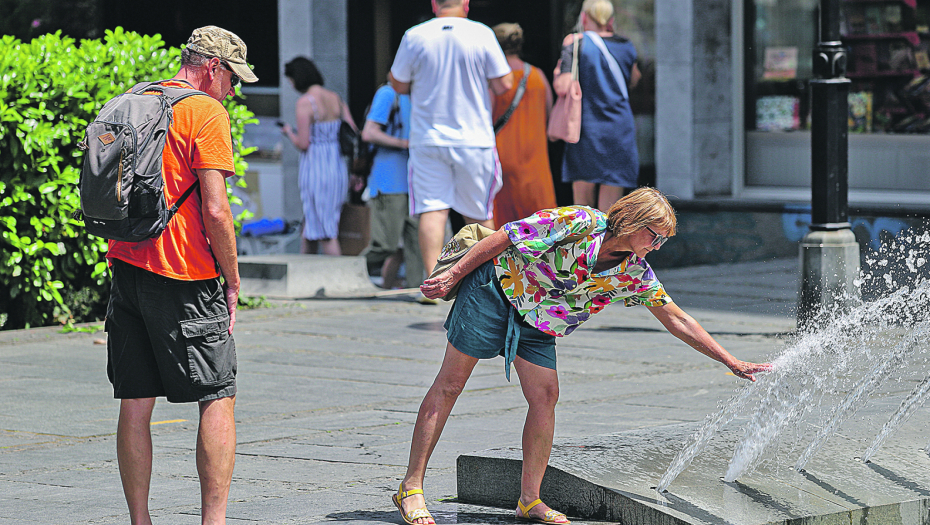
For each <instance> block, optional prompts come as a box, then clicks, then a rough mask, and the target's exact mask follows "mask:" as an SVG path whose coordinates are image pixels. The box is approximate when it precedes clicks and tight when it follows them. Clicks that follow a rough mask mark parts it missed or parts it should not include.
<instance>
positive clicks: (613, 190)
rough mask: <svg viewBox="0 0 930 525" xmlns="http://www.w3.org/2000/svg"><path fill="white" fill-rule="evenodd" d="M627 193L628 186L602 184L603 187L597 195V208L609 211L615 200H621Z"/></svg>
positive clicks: (605, 211)
mask: <svg viewBox="0 0 930 525" xmlns="http://www.w3.org/2000/svg"><path fill="white" fill-rule="evenodd" d="M626 193H627V191H626V188H624V187H622V186H608V185H606V184H601V188H600V190H599V191H598V195H597V209H599V210H601V211H602V212H604V213H607V210H609V209H610V207H611V206H613V205H614V203H615V202H617V201H618V200H620V197H623V196H624V195H626Z"/></svg>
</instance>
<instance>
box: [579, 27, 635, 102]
mask: <svg viewBox="0 0 930 525" xmlns="http://www.w3.org/2000/svg"><path fill="white" fill-rule="evenodd" d="M584 34H585V35H587V36H588V37H589V38H590V39H591V42H593V43H594V45H596V46H597V48H598V49H600V50H601V53H603V54H604V58H606V59H607V67H609V68H610V72H611V73H613V75H614V79H616V81H617V84H620V96H622V97H623V100H630V94H629V93H628V92H627V87H626V78H625V77H624V76H623V71H622V70H621V69H620V64H618V63H617V59H616V58H614V56H613V55H611V54H610V51H608V50H607V45H606V44H604V39H603V38H601V35H599V34H597V33H595V32H594V31H585V33H584Z"/></svg>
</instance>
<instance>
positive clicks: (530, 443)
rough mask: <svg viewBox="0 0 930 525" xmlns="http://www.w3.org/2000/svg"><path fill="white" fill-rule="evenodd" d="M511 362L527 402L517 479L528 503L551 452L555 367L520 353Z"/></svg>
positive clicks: (536, 512)
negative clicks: (548, 366) (526, 358)
mask: <svg viewBox="0 0 930 525" xmlns="http://www.w3.org/2000/svg"><path fill="white" fill-rule="evenodd" d="M513 364H514V367H515V368H516V369H517V374H519V375H520V387H521V388H522V389H523V397H525V398H526V402H527V403H528V404H529V409H528V410H527V411H526V423H524V425H523V475H522V477H521V479H520V501H521V502H523V505H529V504H530V503H532V502H534V501H536V500H537V499H538V498H539V489H540V486H541V485H542V480H543V476H544V475H545V473H546V466H547V465H548V464H549V454H550V453H551V452H552V436H553V434H554V432H555V404H556V403H557V402H558V401H559V376H558V374H557V373H556V371H555V370H553V369H551V368H544V367H541V366H539V365H534V364H533V363H530V362H529V361H526V360H524V359H523V358H521V357H517V358H516V359H515V360H514V362H513ZM548 510H549V506H548V505H546V504H545V503H540V504H539V505H537V506H535V507H533V508H532V509H530V515H532V516H533V517H539V518H541V517H543V516H544V515H545V514H546V511H548Z"/></svg>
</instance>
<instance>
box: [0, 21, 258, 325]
mask: <svg viewBox="0 0 930 525" xmlns="http://www.w3.org/2000/svg"><path fill="white" fill-rule="evenodd" d="M179 64H180V50H179V49H177V48H169V47H165V44H164V42H163V41H162V40H161V37H160V36H158V35H155V36H143V35H139V34H137V33H132V32H126V31H123V30H122V29H120V28H117V29H115V30H113V31H107V33H106V36H105V37H104V38H103V39H100V40H81V41H80V43H77V42H76V41H75V40H73V39H71V38H68V37H62V36H61V33H55V34H48V35H43V36H41V37H38V38H35V39H33V40H32V41H31V42H29V43H23V42H21V41H19V40H17V39H16V38H14V37H12V36H3V37H0V329H13V328H23V327H29V326H41V325H50V324H55V323H71V322H80V321H92V320H95V319H102V318H103V315H104V314H105V309H106V300H107V296H108V288H107V280H108V279H107V265H106V261H105V259H104V256H105V254H106V250H107V245H106V242H105V241H104V240H102V239H99V238H97V237H92V236H90V235H87V234H86V233H85V232H84V228H83V223H82V222H81V221H79V220H76V219H74V218H73V215H72V214H73V213H74V212H75V211H76V210H79V209H80V199H79V195H78V188H77V182H78V178H79V176H80V169H81V162H82V152H81V151H80V150H79V149H78V148H77V143H78V142H80V141H81V140H82V139H83V135H84V128H85V127H86V126H87V124H88V123H89V122H90V121H92V120H93V119H94V117H95V116H96V114H97V112H98V111H99V110H100V108H101V107H102V106H103V104H104V103H105V102H106V101H108V100H109V99H111V98H113V97H114V96H116V95H117V94H119V93H122V92H124V91H126V90H127V89H129V88H130V87H132V85H134V84H135V83H136V82H141V81H145V80H159V79H163V78H170V77H172V76H174V74H175V73H176V72H177V70H178V67H179ZM224 105H225V106H226V108H227V110H228V111H229V115H230V120H231V122H232V136H233V149H234V151H235V153H236V173H238V174H240V175H241V174H243V173H244V172H245V168H246V163H245V162H244V161H243V160H242V156H243V155H246V154H248V153H249V152H250V151H249V150H246V149H245V148H243V146H242V135H243V132H244V129H245V125H246V124H248V123H250V122H254V120H253V119H252V117H253V114H252V113H251V112H250V111H249V110H248V109H247V108H246V107H245V106H244V105H242V104H237V103H236V102H235V101H234V100H227V101H226V102H225V103H224ZM236 184H238V185H240V186H244V184H245V183H244V181H242V180H241V178H240V179H239V180H238V181H237V182H236ZM229 195H230V198H231V199H232V200H235V198H234V197H232V193H231V189H230V190H229ZM242 218H245V217H240V218H239V219H242ZM238 227H240V225H239V223H238V221H237V228H238Z"/></svg>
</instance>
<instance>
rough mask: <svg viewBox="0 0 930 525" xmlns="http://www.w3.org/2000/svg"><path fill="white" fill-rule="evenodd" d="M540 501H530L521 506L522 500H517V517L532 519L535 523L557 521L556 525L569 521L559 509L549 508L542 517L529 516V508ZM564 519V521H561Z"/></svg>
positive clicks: (564, 524)
mask: <svg viewBox="0 0 930 525" xmlns="http://www.w3.org/2000/svg"><path fill="white" fill-rule="evenodd" d="M540 503H542V500H541V499H537V500H536V501H534V502H532V503H530V504H529V505H527V506H525V507H524V506H523V502H522V501H520V500H517V519H518V520H523V521H533V522H536V523H557V524H558V525H568V524H569V523H571V522H570V521H568V517H567V516H565V514H562V513H561V512H559V511H556V510H552V509H549V510H547V511H546V513H545V514H543V517H542V518H533V517H531V516H530V509H532V508H533V507H535V506H536V505H539V504H540ZM562 520H565V521H562Z"/></svg>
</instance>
